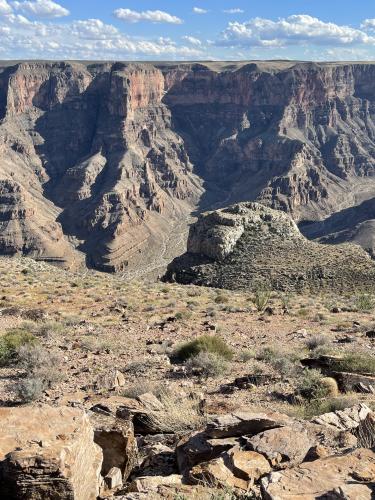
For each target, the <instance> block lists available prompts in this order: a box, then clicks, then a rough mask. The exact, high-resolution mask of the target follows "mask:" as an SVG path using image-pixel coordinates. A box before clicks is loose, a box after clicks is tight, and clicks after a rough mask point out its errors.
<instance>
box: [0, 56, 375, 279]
mask: <svg viewBox="0 0 375 500" xmlns="http://www.w3.org/2000/svg"><path fill="white" fill-rule="evenodd" d="M374 76H375V65H373V64H371V63H307V62H306V63H305V62H290V61H275V62H247V63H245V62H243V63H224V62H223V63H219V62H207V63H156V64H149V63H144V64H139V63H136V64H135V63H110V62H92V63H89V62H87V63H86V62H43V61H29V62H27V61H24V62H8V63H5V62H3V63H0V118H1V122H0V160H1V162H0V165H1V166H0V253H1V254H3V255H20V254H23V255H27V256H31V257H33V258H35V259H38V260H44V261H47V262H53V263H57V264H59V265H62V266H64V267H67V268H71V269H74V268H78V267H83V266H85V265H86V266H88V267H93V268H96V269H99V270H104V271H110V272H121V273H123V274H124V276H129V277H139V276H141V275H142V274H147V273H148V274H150V273H151V274H152V273H154V274H155V275H160V274H162V273H163V272H164V269H165V268H166V266H167V265H168V264H169V263H170V262H171V261H172V260H173V258H174V257H176V256H178V255H180V254H182V253H183V252H184V251H185V249H186V239H187V234H188V226H189V224H190V223H191V222H192V221H193V220H194V217H195V216H196V215H197V214H199V213H201V212H203V211H206V210H213V209H217V208H222V207H225V206H227V205H231V204H234V203H238V202H243V201H246V202H247V201H257V202H259V203H261V204H263V205H266V206H268V207H270V208H273V209H278V210H282V211H285V212H287V213H288V214H289V215H290V216H291V217H292V218H293V219H294V221H295V222H296V223H297V224H298V225H299V227H300V229H301V231H302V233H303V234H304V235H305V236H307V237H308V238H310V239H316V240H318V241H320V242H325V243H342V242H344V241H353V242H354V243H357V244H359V245H361V246H362V247H363V248H364V249H365V250H366V251H367V252H368V253H370V255H373V254H374V249H375V223H374V220H375V201H374V200H375V175H374V174H375V90H374V87H373V84H372V82H373V79H374Z"/></svg>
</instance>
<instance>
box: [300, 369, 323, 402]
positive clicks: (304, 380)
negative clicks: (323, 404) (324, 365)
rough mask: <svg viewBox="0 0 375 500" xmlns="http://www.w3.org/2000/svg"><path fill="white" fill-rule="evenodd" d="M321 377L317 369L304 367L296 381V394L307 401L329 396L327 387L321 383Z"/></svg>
mask: <svg viewBox="0 0 375 500" xmlns="http://www.w3.org/2000/svg"><path fill="white" fill-rule="evenodd" d="M322 379H323V377H322V374H321V373H320V371H319V370H309V369H304V370H303V372H302V374H301V376H300V378H299V380H298V383H297V387H296V392H297V394H300V395H301V396H303V397H304V398H305V399H308V400H309V401H311V400H314V399H321V398H325V397H327V396H329V388H328V387H327V385H326V384H325V383H322Z"/></svg>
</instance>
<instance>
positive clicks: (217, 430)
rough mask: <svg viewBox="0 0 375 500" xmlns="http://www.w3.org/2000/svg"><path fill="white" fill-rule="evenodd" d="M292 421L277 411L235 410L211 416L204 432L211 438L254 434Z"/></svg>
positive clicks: (289, 423)
mask: <svg viewBox="0 0 375 500" xmlns="http://www.w3.org/2000/svg"><path fill="white" fill-rule="evenodd" d="M293 423H294V421H293V419H291V418H289V417H288V416H286V415H283V414H281V413H277V412H267V413H252V412H246V411H236V412H234V413H230V414H228V415H219V416H217V417H215V418H213V419H212V420H211V422H210V423H209V424H208V425H207V428H206V434H207V435H208V436H209V437H212V438H225V437H236V436H244V435H254V434H258V433H259V432H263V431H266V430H268V429H275V428H277V427H283V426H286V425H293Z"/></svg>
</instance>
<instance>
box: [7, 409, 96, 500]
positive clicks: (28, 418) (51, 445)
mask: <svg viewBox="0 0 375 500" xmlns="http://www.w3.org/2000/svg"><path fill="white" fill-rule="evenodd" d="M0 426H1V428H2V429H3V430H4V431H6V432H4V431H3V432H2V433H1V434H0V498H4V499H7V500H13V499H14V500H15V499H20V498H25V499H28V500H49V499H52V498H54V499H55V498H56V499H60V498H61V499H69V500H70V499H72V500H73V499H74V500H91V499H92V500H94V499H96V497H97V496H98V493H99V484H100V481H99V479H100V470H101V465H102V451H101V449H100V447H99V446H98V445H96V444H95V443H94V431H93V428H92V426H91V424H90V421H89V418H88V416H87V415H86V413H84V412H83V411H82V410H79V409H78V408H68V407H49V406H42V407H38V408H31V407H16V408H0Z"/></svg>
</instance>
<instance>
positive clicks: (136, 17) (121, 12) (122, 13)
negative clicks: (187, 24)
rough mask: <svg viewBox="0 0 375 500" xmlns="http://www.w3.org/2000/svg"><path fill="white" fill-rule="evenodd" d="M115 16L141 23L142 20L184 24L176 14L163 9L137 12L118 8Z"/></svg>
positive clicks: (129, 21)
mask: <svg viewBox="0 0 375 500" xmlns="http://www.w3.org/2000/svg"><path fill="white" fill-rule="evenodd" d="M114 15H115V17H117V19H121V21H126V22H128V23H139V22H140V21H149V22H152V23H170V24H182V19H180V18H179V17H176V16H172V15H171V14H168V12H163V11H162V10H146V11H144V12H137V11H136V10H130V9H117V10H115V11H114Z"/></svg>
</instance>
